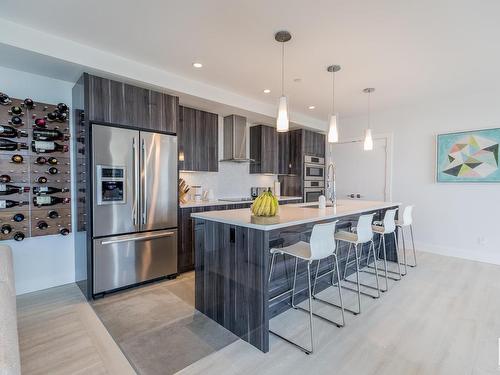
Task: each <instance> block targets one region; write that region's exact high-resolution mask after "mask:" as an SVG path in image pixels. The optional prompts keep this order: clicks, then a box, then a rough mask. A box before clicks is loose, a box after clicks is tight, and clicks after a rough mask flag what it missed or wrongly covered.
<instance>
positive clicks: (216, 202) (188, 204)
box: [179, 196, 302, 208]
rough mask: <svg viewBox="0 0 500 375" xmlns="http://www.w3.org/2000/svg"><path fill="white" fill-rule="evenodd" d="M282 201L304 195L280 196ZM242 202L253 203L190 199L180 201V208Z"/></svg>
mask: <svg viewBox="0 0 500 375" xmlns="http://www.w3.org/2000/svg"><path fill="white" fill-rule="evenodd" d="M278 200H280V201H289V200H302V197H292V196H282V197H278ZM242 203H252V201H251V200H248V201H221V200H213V201H201V202H195V201H188V202H186V203H179V207H180V208H190V207H206V206H222V205H228V204H242Z"/></svg>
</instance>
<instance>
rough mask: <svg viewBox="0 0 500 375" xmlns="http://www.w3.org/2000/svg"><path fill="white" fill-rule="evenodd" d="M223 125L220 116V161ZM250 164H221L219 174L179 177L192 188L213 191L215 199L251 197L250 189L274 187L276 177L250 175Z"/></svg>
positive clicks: (248, 147) (208, 173) (189, 174)
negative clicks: (253, 187)
mask: <svg viewBox="0 0 500 375" xmlns="http://www.w3.org/2000/svg"><path fill="white" fill-rule="evenodd" d="M223 123H224V118H223V117H222V116H220V115H219V143H218V146H219V160H221V159H222V158H223V157H222V155H223V147H222V143H223V142H222V140H223ZM249 126H250V124H247V156H248V154H249V152H250V142H249V139H250V137H249V128H248V127H249ZM249 169H250V164H249V163H233V162H222V163H219V171H218V172H181V173H180V174H179V177H181V178H183V179H184V180H186V182H187V184H188V185H190V186H193V185H201V186H202V187H203V189H204V190H208V189H213V190H214V194H215V198H236V197H249V196H250V187H252V186H258V187H273V183H274V181H275V180H277V176H276V175H264V174H250V172H249Z"/></svg>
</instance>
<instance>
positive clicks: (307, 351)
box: [269, 258, 314, 354]
mask: <svg viewBox="0 0 500 375" xmlns="http://www.w3.org/2000/svg"><path fill="white" fill-rule="evenodd" d="M298 262H299V259H298V258H295V271H294V275H293V288H292V302H291V303H292V307H293V308H294V309H299V310H303V311H306V312H308V313H309V329H310V339H311V349H307V348H304V347H303V346H300V345H299V344H297V343H295V342H293V341H291V340H289V339H287V338H286V337H283V336H281V335H280V334H278V333H276V332H274V331H271V330H269V333H272V334H273V335H275V336H277V337H279V338H280V339H282V340H284V341H286V342H288V343H289V344H292V345H293V346H295V347H297V348H298V349H300V350H302V351H303V352H304V353H306V354H312V353H313V351H314V327H313V311H312V296H311V262H310V261H308V262H307V280H308V282H307V285H308V295H309V311H308V310H306V309H304V308H302V307H300V306H297V305H295V286H296V282H297V266H298Z"/></svg>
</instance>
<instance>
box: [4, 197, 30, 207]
mask: <svg viewBox="0 0 500 375" xmlns="http://www.w3.org/2000/svg"><path fill="white" fill-rule="evenodd" d="M24 203H25V202H18V201H11V200H8V199H6V200H0V208H11V207H15V206H22V205H23V204H24Z"/></svg>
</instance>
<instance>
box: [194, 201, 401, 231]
mask: <svg viewBox="0 0 500 375" xmlns="http://www.w3.org/2000/svg"><path fill="white" fill-rule="evenodd" d="M399 205H401V203H397V202H382V201H365V200H339V201H338V202H337V207H327V208H324V209H320V208H317V206H318V203H297V204H287V205H283V206H280V208H279V213H278V215H279V220H280V222H279V223H277V224H269V225H267V224H266V225H263V224H254V223H252V222H251V220H250V218H251V215H252V213H251V212H250V209H249V208H242V209H237V210H224V211H208V212H197V213H192V214H191V217H194V218H199V219H204V220H210V221H216V222H219V223H224V224H230V225H238V226H242V227H247V228H253V229H259V230H274V229H280V228H286V227H290V226H293V225H299V224H306V223H312V222H315V221H322V220H328V219H335V218H337V217H342V216H348V215H357V214H362V213H364V212H369V211H374V210H380V209H384V208H388V207H394V206H399ZM314 206H316V207H314Z"/></svg>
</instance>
